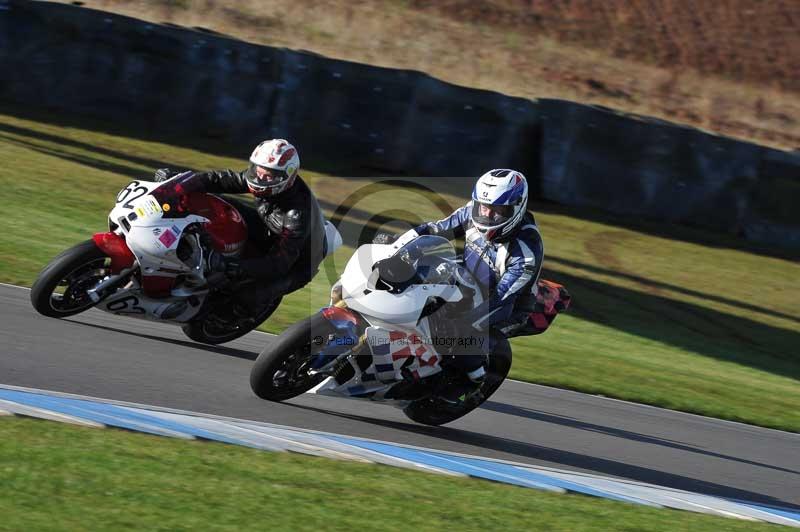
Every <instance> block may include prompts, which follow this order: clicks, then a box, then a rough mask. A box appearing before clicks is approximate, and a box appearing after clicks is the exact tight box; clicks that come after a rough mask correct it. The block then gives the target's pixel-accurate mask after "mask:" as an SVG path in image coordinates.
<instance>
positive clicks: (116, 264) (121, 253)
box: [92, 232, 134, 273]
mask: <svg viewBox="0 0 800 532" xmlns="http://www.w3.org/2000/svg"><path fill="white" fill-rule="evenodd" d="M92 240H94V243H95V245H96V246H97V247H98V248H100V250H101V251H102V252H103V253H105V254H106V255H108V256H109V257H110V258H111V271H112V273H119V272H121V271H122V270H123V269H124V268H129V267H131V266H133V261H134V256H133V253H132V252H131V250H130V248H129V247H128V244H126V243H125V239H124V238H122V237H121V236H119V235H118V234H116V233H111V232H108V233H96V234H95V235H94V236H93V237H92Z"/></svg>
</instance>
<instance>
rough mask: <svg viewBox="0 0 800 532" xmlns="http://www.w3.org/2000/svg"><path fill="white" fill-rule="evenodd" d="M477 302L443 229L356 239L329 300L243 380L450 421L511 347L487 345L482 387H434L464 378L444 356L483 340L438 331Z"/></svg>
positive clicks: (483, 392)
mask: <svg viewBox="0 0 800 532" xmlns="http://www.w3.org/2000/svg"><path fill="white" fill-rule="evenodd" d="M545 282H546V281H545ZM482 301H483V297H482V295H481V290H480V289H479V287H478V285H477V284H476V282H475V280H474V279H473V277H472V276H471V275H470V274H469V272H468V271H467V270H466V269H465V268H463V267H462V266H461V265H460V263H459V262H458V261H457V257H456V252H455V249H454V247H453V245H452V244H451V243H450V242H449V241H448V240H446V239H444V238H442V237H440V236H430V235H426V236H418V235H417V234H416V232H414V231H413V230H412V231H409V232H407V233H406V234H404V235H402V236H401V237H400V238H399V239H398V240H397V241H396V242H394V243H393V244H365V245H362V246H360V247H359V248H358V249H357V250H356V252H355V254H354V255H353V256H352V257H351V258H350V260H349V261H348V263H347V265H346V266H345V270H344V272H343V274H342V276H341V278H340V280H339V281H338V282H337V283H336V284H335V285H334V286H333V289H332V290H331V303H330V306H328V307H326V308H324V309H322V310H321V311H320V312H319V313H317V314H315V315H313V316H311V317H309V318H307V319H305V320H303V321H300V322H298V323H296V324H294V325H293V326H291V327H290V328H288V329H287V330H286V331H284V332H283V333H282V334H281V335H280V336H278V337H277V338H276V340H275V341H274V342H273V344H272V345H270V346H269V347H267V348H266V349H265V350H264V351H263V352H262V353H261V354H260V355H259V357H258V359H257V360H256V362H255V365H254V366H253V369H252V372H251V374H250V385H251V387H252V389H253V391H254V392H255V393H256V395H258V396H259V397H261V398H263V399H267V400H271V401H282V400H285V399H289V398H291V397H295V396H297V395H299V394H302V393H304V392H306V391H309V390H311V391H313V392H314V393H317V394H320V395H330V396H335V397H347V398H353V399H362V400H371V401H382V402H386V403H390V404H393V405H394V406H397V407H400V408H402V409H403V411H404V412H405V414H406V415H407V416H408V417H409V418H411V419H412V420H414V421H416V422H419V423H424V424H428V425H441V424H442V423H447V422H450V421H453V420H455V419H457V418H459V417H461V416H463V415H465V414H467V413H468V412H470V411H471V410H473V409H474V408H476V407H477V406H479V405H480V404H481V403H482V402H483V401H484V400H486V398H488V397H489V396H490V395H491V394H492V393H494V392H495V391H496V390H497V388H498V387H499V386H500V384H501V383H502V382H503V380H504V379H505V377H506V375H507V374H508V370H509V369H510V367H511V358H510V355H508V356H507V358H506V357H505V356H496V355H494V354H491V353H489V354H487V355H485V356H486V357H487V363H486V366H487V377H486V379H485V381H484V382H483V384H482V385H481V387H480V389H479V390H477V391H476V392H474V393H472V394H470V395H469V396H468V397H466V398H465V400H464V401H462V402H456V403H454V402H453V401H452V400H444V399H443V398H442V397H441V396H440V395H441V394H442V392H443V391H444V390H446V389H447V388H448V387H449V386H452V385H454V383H455V382H456V380H457V379H458V378H463V377H462V376H456V373H455V372H454V371H453V370H452V369H450V368H448V366H447V364H446V363H445V364H443V363H442V362H443V360H444V359H445V358H446V357H451V356H453V354H452V350H451V348H452V347H453V345H454V343H455V342H473V341H474V342H475V344H476V345H474V346H472V347H473V348H474V349H479V348H480V347H482V346H479V345H477V344H478V343H479V342H480V341H484V340H485V339H482V338H456V337H453V336H452V335H450V336H447V335H445V336H442V334H441V333H442V330H443V328H442V327H443V325H444V326H445V328H444V330H447V327H446V324H447V323H448V321H450V322H452V320H454V319H457V316H462V315H463V313H464V312H465V311H468V310H471V309H473V308H475V307H477V306H478V305H480V304H481V302H482ZM561 308H563V306H562V307H561ZM551 310H554V307H552V306H551ZM559 310H560V309H559ZM554 312H557V310H554ZM551 320H552V318H551ZM449 330H450V331H452V330H453V329H452V328H451V329H449ZM462 347H463V346H462ZM466 347H470V346H466ZM473 352H475V351H474V350H473Z"/></svg>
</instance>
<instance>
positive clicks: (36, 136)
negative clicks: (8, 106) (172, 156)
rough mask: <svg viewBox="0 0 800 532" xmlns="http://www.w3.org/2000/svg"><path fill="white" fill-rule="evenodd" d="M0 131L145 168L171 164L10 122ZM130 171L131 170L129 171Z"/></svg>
mask: <svg viewBox="0 0 800 532" xmlns="http://www.w3.org/2000/svg"><path fill="white" fill-rule="evenodd" d="M0 131H2V132H5V133H10V134H13V135H18V136H24V137H28V138H30V139H31V140H38V141H45V142H52V143H54V144H58V145H61V146H69V147H71V148H78V149H81V150H86V151H89V152H93V153H97V154H100V155H105V156H107V157H113V158H115V159H120V160H124V161H128V162H130V163H133V164H137V165H139V166H143V167H145V168H152V169H156V168H161V167H164V166H169V163H167V162H165V161H158V160H156V159H149V158H146V157H137V156H135V155H131V154H128V153H125V152H121V151H117V150H111V149H108V148H103V147H101V146H97V145H96V144H90V143H88V142H81V141H78V140H75V139H70V138H67V137H61V136H58V135H52V134H50V133H42V132H40V131H36V130H33V129H29V128H25V127H22V126H12V125H10V124H3V123H0ZM3 140H5V141H6V142H17V143H19V144H23V141H21V140H20V139H15V138H13V137H7V136H4V137H3ZM24 145H25V146H26V147H30V148H34V149H39V150H41V149H53V148H45V147H43V146H37V145H35V144H30V143H24ZM123 168H129V167H123ZM136 171H137V172H141V170H138V169H137V170H136ZM128 172H130V170H129V171H128ZM120 173H124V171H120Z"/></svg>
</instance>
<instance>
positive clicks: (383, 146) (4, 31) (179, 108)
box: [0, 0, 800, 249]
mask: <svg viewBox="0 0 800 532" xmlns="http://www.w3.org/2000/svg"><path fill="white" fill-rule="evenodd" d="M0 66H2V68H0V102H6V103H11V104H22V105H25V106H26V107H37V108H39V109H45V110H52V111H53V112H56V113H63V112H71V113H80V114H85V115H90V116H95V117H100V118H102V119H103V120H108V121H112V122H119V123H125V124H131V125H135V126H137V127H139V128H145V130H148V131H151V132H153V133H154V134H157V135H159V136H160V135H163V134H179V135H183V136H192V138H197V139H198V142H200V141H205V142H204V145H207V144H208V142H207V141H208V140H209V139H210V140H215V139H216V140H219V141H220V144H224V145H225V146H232V145H239V146H242V150H241V153H238V154H237V155H245V154H246V153H245V151H246V150H249V146H251V145H253V144H255V143H256V142H257V141H258V140H261V139H262V138H264V137H268V136H285V137H289V138H291V139H292V140H293V141H294V142H295V143H296V144H298V146H300V148H301V150H302V152H303V153H304V154H311V155H312V157H309V156H308V155H306V156H305V157H304V159H305V160H306V161H308V160H309V159H310V158H314V159H317V160H329V161H330V160H333V161H336V164H337V166H338V167H339V168H341V169H342V171H347V172H354V173H360V174H363V173H364V172H373V173H374V174H379V175H386V174H400V175H402V174H405V175H411V174H413V175H430V176H470V175H475V174H477V173H478V172H480V171H482V170H485V169H488V168H491V167H497V166H511V167H516V168H519V169H521V170H522V171H524V172H525V173H526V174H527V175H528V177H529V178H530V180H531V184H532V189H533V192H534V195H538V196H539V197H542V198H545V199H549V200H554V201H557V202H560V203H564V204H569V205H578V206H592V207H598V208H601V209H605V210H609V211H612V212H617V213H623V214H639V215H646V216H648V217H650V218H654V219H662V220H668V221H671V222H678V223H688V224H692V225H696V226H700V227H706V228H710V229H715V230H720V231H725V232H728V233H735V234H739V235H741V236H744V237H746V238H748V239H751V240H754V241H759V242H764V243H773V244H775V243H777V244H780V245H783V246H789V247H794V248H796V249H800V230H798V229H800V214H798V210H797V209H796V208H795V205H796V204H797V201H798V200H800V156H798V155H797V154H796V153H795V154H789V153H786V152H780V151H777V150H771V149H768V148H764V147H761V146H757V145H753V144H748V143H745V142H740V141H735V140H732V139H727V138H723V137H718V136H714V135H710V134H707V133H704V132H701V131H699V130H695V129H691V128H687V127H681V126H677V125H674V124H669V123H666V122H661V121H656V120H650V119H643V118H641V117H634V116H630V115H624V114H621V113H615V112H613V111H609V110H606V109H601V108H597V107H592V106H585V105H580V104H575V103H571V102H565V101H560V100H544V99H542V100H537V101H531V100H525V99H521V98H511V97H508V96H504V95H501V94H498V93H493V92H489V91H481V90H476V89H469V88H464V87H458V86H455V85H450V84H447V83H444V82H442V81H439V80H436V79H434V78H431V77H430V76H428V75H426V74H422V73H419V72H413V71H405V70H393V69H386V68H378V67H372V66H368V65H361V64H357V63H351V62H347V61H339V60H333V59H329V58H325V57H322V56H319V55H315V54H312V53H307V52H299V51H292V50H286V49H276V48H270V47H265V46H257V45H253V44H249V43H245V42H241V41H237V40H234V39H228V38H225V37H221V36H217V35H212V34H208V33H205V32H199V31H193V30H188V29H183V28H175V27H169V26H161V25H157V24H150V23H147V22H143V21H140V20H136V19H131V18H128V17H122V16H118V15H113V14H108V13H104V12H100V11H94V10H91V9H85V8H79V7H75V6H70V5H64V4H51V3H48V2H34V1H27V0H9V1H6V2H3V1H2V0H0Z"/></svg>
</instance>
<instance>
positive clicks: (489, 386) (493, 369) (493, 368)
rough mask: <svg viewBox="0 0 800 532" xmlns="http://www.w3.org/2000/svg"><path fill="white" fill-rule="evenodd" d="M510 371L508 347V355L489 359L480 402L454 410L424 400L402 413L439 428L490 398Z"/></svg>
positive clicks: (431, 399)
mask: <svg viewBox="0 0 800 532" xmlns="http://www.w3.org/2000/svg"><path fill="white" fill-rule="evenodd" d="M510 369H511V350H510V347H509V351H508V353H503V354H502V355H501V356H490V357H489V368H488V370H487V372H486V380H485V381H484V383H483V385H482V386H481V396H480V397H481V398H480V400H473V401H469V402H465V403H464V404H463V405H462V406H461V407H460V408H454V407H453V406H452V405H449V404H447V403H444V402H443V401H441V400H440V399H437V398H436V397H432V398H425V399H420V400H419V401H414V402H413V403H411V404H410V405H408V406H407V407H405V408H404V409H403V413H404V414H405V415H406V416H408V418H409V419H411V420H412V421H416V422H417V423H421V424H423V425H433V426H439V425H444V424H445V423H450V422H451V421H455V420H456V419H459V418H461V417H463V416H466V415H467V414H469V413H470V412H472V411H473V410H475V409H476V408H478V407H479V406H481V405H482V404H483V403H484V402H485V401H486V400H487V399H488V398H489V397H491V396H492V394H493V393H494V392H496V391H497V389H498V388H500V385H501V384H503V381H504V380H505V379H506V376H507V375H508V371H509V370H510Z"/></svg>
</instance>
